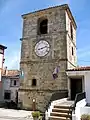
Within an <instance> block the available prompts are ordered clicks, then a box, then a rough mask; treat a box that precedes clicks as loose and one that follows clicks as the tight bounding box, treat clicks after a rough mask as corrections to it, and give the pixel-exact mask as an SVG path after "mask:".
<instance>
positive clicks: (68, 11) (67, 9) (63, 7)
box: [22, 4, 77, 29]
mask: <svg viewBox="0 0 90 120" xmlns="http://www.w3.org/2000/svg"><path fill="white" fill-rule="evenodd" d="M58 7H59V8H62V9H65V10H66V11H67V13H68V14H69V16H70V19H71V20H72V21H73V23H74V26H75V29H76V28H77V25H76V22H75V19H74V17H73V15H72V12H71V10H70V8H69V6H68V4H63V5H58V6H52V7H49V8H45V9H41V10H37V11H34V12H30V13H26V14H23V15H22V17H23V18H24V17H25V16H27V15H30V14H34V13H38V12H41V11H45V10H49V9H53V8H58Z"/></svg>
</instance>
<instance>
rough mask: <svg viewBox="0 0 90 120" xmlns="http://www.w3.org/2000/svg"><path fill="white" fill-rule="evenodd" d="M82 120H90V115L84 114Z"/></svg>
mask: <svg viewBox="0 0 90 120" xmlns="http://www.w3.org/2000/svg"><path fill="white" fill-rule="evenodd" d="M81 120H90V115H88V114H83V115H82V116H81Z"/></svg>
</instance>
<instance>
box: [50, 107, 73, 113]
mask: <svg viewBox="0 0 90 120" xmlns="http://www.w3.org/2000/svg"><path fill="white" fill-rule="evenodd" d="M52 112H61V113H72V110H71V109H70V110H69V109H63V108H53V109H52Z"/></svg>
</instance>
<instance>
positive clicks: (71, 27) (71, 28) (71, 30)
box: [70, 23, 73, 40]
mask: <svg viewBox="0 0 90 120" xmlns="http://www.w3.org/2000/svg"><path fill="white" fill-rule="evenodd" d="M70 32H71V38H72V40H73V26H72V23H70Z"/></svg>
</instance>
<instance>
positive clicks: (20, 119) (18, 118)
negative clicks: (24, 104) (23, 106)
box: [0, 108, 33, 120]
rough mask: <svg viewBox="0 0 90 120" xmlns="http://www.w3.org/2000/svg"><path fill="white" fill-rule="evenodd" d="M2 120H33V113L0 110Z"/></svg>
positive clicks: (0, 119)
mask: <svg viewBox="0 0 90 120" xmlns="http://www.w3.org/2000/svg"><path fill="white" fill-rule="evenodd" d="M0 120H33V119H32V116H31V111H25V110H13V109H4V108H0Z"/></svg>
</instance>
